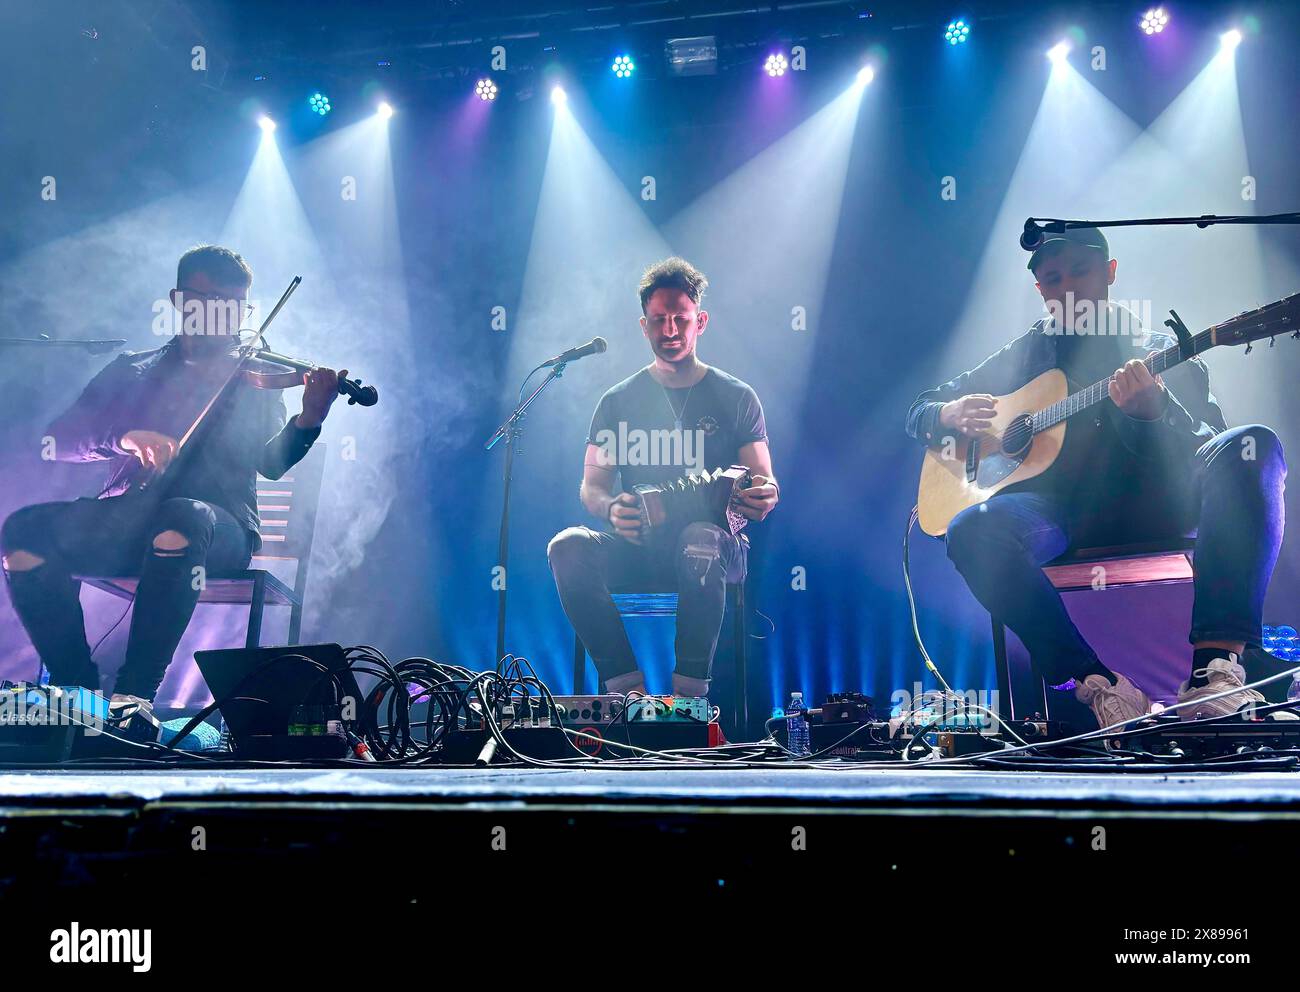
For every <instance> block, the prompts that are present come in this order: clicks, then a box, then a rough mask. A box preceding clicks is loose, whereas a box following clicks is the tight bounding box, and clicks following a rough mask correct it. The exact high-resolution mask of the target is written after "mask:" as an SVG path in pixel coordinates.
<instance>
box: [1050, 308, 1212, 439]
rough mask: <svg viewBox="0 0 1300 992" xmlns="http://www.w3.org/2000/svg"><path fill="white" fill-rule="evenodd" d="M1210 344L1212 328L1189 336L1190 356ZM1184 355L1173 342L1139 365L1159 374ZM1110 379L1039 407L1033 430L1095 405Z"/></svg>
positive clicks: (1210, 345) (1107, 378) (1057, 422)
mask: <svg viewBox="0 0 1300 992" xmlns="http://www.w3.org/2000/svg"><path fill="white" fill-rule="evenodd" d="M1213 347H1214V329H1213V328H1211V329H1209V330H1206V331H1201V333H1200V334H1195V335H1193V336H1192V347H1191V354H1192V355H1199V354H1200V353H1201V352H1203V351H1208V350H1209V349H1210V348H1213ZM1186 357H1190V356H1184V355H1183V352H1182V349H1181V348H1180V347H1179V346H1178V345H1174V346H1173V347H1172V348H1166V349H1165V350H1164V351H1161V352H1157V353H1156V354H1154V355H1152V356H1151V357H1150V358H1147V359H1145V360H1144V361H1143V363H1142V364H1143V365H1145V366H1146V367H1147V369H1148V370H1149V371H1150V372H1151V374H1152V375H1159V374H1160V373H1161V372H1164V371H1165V370H1166V369H1171V368H1173V367H1174V366H1175V365H1178V364H1179V363H1181V362H1183V361H1184V360H1185V358H1186ZM1114 378H1115V377H1114V376H1107V377H1106V378H1105V379H1102V380H1101V381H1100V382H1094V383H1093V384H1092V385H1091V386H1088V387H1087V388H1086V389H1080V390H1079V391H1078V392H1077V393H1071V394H1070V395H1069V396H1067V397H1066V398H1065V399H1063V400H1059V401H1057V402H1056V403H1053V404H1052V405H1051V406H1047V407H1044V408H1043V409H1041V410H1039V411H1038V412H1037V413H1036V414H1034V415H1033V417H1032V418H1030V420H1031V423H1032V424H1033V428H1034V433H1035V434H1038V433H1040V432H1041V431H1045V430H1048V429H1049V428H1052V427H1055V426H1056V425H1057V424H1059V423H1061V421H1063V420H1065V419H1067V418H1069V417H1073V416H1074V415H1075V414H1076V413H1082V412H1083V411H1084V410H1086V409H1088V408H1089V407H1091V406H1096V405H1097V404H1098V403H1100V402H1101V401H1102V400H1104V399H1106V398H1107V397H1108V396H1109V395H1110V383H1111V380H1112V379H1114Z"/></svg>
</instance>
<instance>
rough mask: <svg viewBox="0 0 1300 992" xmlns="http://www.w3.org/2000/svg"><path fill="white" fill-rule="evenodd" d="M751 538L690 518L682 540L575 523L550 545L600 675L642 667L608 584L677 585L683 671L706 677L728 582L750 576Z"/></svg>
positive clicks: (560, 584)
mask: <svg viewBox="0 0 1300 992" xmlns="http://www.w3.org/2000/svg"><path fill="white" fill-rule="evenodd" d="M747 551H748V546H747V545H746V543H745V542H744V541H743V540H742V539H740V538H738V537H733V536H732V535H731V534H729V533H728V532H727V531H724V530H723V529H722V528H721V527H717V526H715V525H713V524H706V523H693V524H688V525H687V526H686V527H684V528H682V531H681V533H680V534H678V536H677V540H676V541H670V542H666V543H665V544H664V545H662V546H659V547H651V548H646V547H640V546H638V545H635V544H631V543H630V542H628V541H625V540H624V539H623V538H621V537H616V536H614V535H613V534H607V533H604V532H603V531H596V530H592V529H591V528H589V527H570V528H568V529H567V530H562V531H560V533H558V534H556V535H555V537H554V538H553V539H552V540H551V543H550V544H549V545H548V546H547V548H546V556H547V558H549V559H550V562H551V572H552V574H553V575H554V576H555V588H556V589H557V591H558V592H559V594H560V603H561V604H562V605H563V606H564V612H565V614H566V615H567V616H568V618H569V622H570V623H571V624H573V629H574V630H575V631H577V633H578V636H579V637H581V638H582V643H583V644H584V645H586V648H587V653H588V654H590V655H591V660H592V661H593V662H594V663H595V665H596V671H598V672H599V673H600V678H601V681H608V680H609V679H610V678H613V677H615V676H618V675H627V674H629V673H631V672H634V671H636V668H637V664H636V657H635V656H634V655H633V654H632V645H631V644H630V643H629V642H628V639H627V631H626V630H625V629H624V628H623V621H622V618H620V617H619V615H618V608H617V607H615V605H614V601H613V600H612V599H611V598H610V590H611V589H613V590H614V591H616V592H617V591H620V589H628V590H629V591H633V590H634V591H638V592H640V591H673V590H675V591H676V592H677V639H676V641H675V643H674V647H675V653H676V658H677V667H676V669H675V671H676V673H677V674H678V675H685V676H687V677H688V678H694V679H707V678H708V677H709V670H710V668H711V667H712V665H713V653H714V651H715V650H716V649H717V646H718V632H719V631H720V630H721V629H722V616H723V613H724V612H725V611H726V607H727V583H729V582H730V583H737V582H741V581H743V580H744V578H745V567H746V559H747Z"/></svg>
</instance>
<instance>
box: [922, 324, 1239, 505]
mask: <svg viewBox="0 0 1300 992" xmlns="http://www.w3.org/2000/svg"><path fill="white" fill-rule="evenodd" d="M1133 323H1134V324H1136V321H1135V320H1134V321H1133ZM1137 330H1138V331H1139V332H1140V333H1135V334H1128V335H1125V336H1123V337H1116V338H1114V346H1115V349H1116V352H1117V359H1116V362H1115V365H1114V367H1113V368H1112V369H1111V371H1112V372H1113V371H1114V369H1115V368H1118V367H1119V365H1120V364H1122V363H1123V362H1124V361H1127V360H1129V359H1131V358H1145V357H1146V356H1147V354H1148V353H1149V352H1151V351H1162V350H1164V349H1165V348H1168V347H1172V346H1173V345H1174V344H1175V343H1176V341H1175V339H1174V338H1173V336H1172V335H1170V334H1167V333H1165V332H1163V331H1152V330H1150V329H1143V328H1141V327H1137ZM1053 331H1055V325H1054V324H1053V323H1052V321H1051V319H1050V318H1048V317H1044V318H1043V319H1042V320H1039V321H1038V322H1036V323H1035V324H1034V325H1033V326H1032V327H1030V328H1029V330H1028V331H1026V332H1025V333H1024V334H1022V335H1021V336H1020V337H1018V338H1016V339H1015V340H1014V341H1012V342H1011V343H1010V344H1008V345H1007V346H1006V347H1004V348H1002V349H1001V350H1000V351H998V352H996V353H994V354H993V355H990V356H989V357H988V358H986V359H985V360H984V361H983V362H981V363H980V364H979V365H977V366H976V367H975V368H974V369H971V370H970V371H969V372H963V373H962V374H961V375H959V376H957V378H955V379H953V380H952V381H950V382H946V383H944V384H943V385H941V386H938V387H936V388H934V389H927V390H926V391H925V392H923V393H921V395H920V396H918V397H917V398H916V400H915V401H914V402H913V403H912V406H911V408H910V409H909V410H908V412H907V433H908V434H909V435H911V436H912V437H913V438H916V439H917V440H918V441H920V442H922V443H923V444H926V445H938V444H942V443H943V440H944V438H945V437H946V436H948V435H950V434H952V432H951V431H948V430H946V429H945V428H944V427H942V426H941V425H940V424H939V410H940V408H941V407H942V406H943V405H944V404H945V403H948V402H950V401H952V400H955V399H957V398H959V397H961V396H965V395H967V394H970V393H991V394H992V395H994V396H1002V395H1005V394H1007V393H1010V392H1013V391H1014V390H1016V389H1019V388H1020V387H1021V386H1023V385H1025V384H1026V383H1028V382H1029V381H1030V380H1031V379H1033V378H1035V377H1036V376H1038V375H1041V374H1042V373H1043V372H1046V371H1047V370H1049V369H1053V368H1059V367H1060V366H1061V363H1060V361H1059V360H1058V354H1057V351H1058V343H1059V342H1060V341H1061V335H1060V333H1059V332H1056V333H1053ZM1104 376H1105V373H1103V374H1102V375H1099V376H1098V377H1097V378H1095V379H1093V380H1092V381H1099V380H1100V379H1101V378H1104ZM1163 379H1164V383H1165V386H1166V390H1167V392H1168V396H1169V400H1168V404H1167V405H1166V407H1165V410H1164V412H1163V414H1162V415H1161V416H1160V417H1159V418H1158V419H1156V420H1151V421H1145V420H1135V419H1134V418H1132V417H1129V416H1126V415H1125V414H1124V413H1123V412H1122V411H1121V410H1120V409H1119V408H1118V407H1116V406H1115V404H1114V403H1112V402H1110V401H1109V400H1103V401H1102V402H1101V403H1100V404H1098V405H1097V406H1095V407H1093V408H1091V409H1089V410H1088V411H1087V412H1081V413H1080V414H1077V415H1076V416H1074V417H1072V418H1071V419H1070V420H1069V421H1068V423H1067V426H1066V431H1065V444H1066V449H1065V450H1064V451H1062V453H1061V455H1060V456H1059V458H1058V464H1059V463H1062V462H1066V461H1069V460H1070V458H1069V453H1070V451H1071V448H1072V446H1073V447H1074V450H1075V451H1076V452H1078V451H1079V450H1080V449H1082V450H1083V452H1084V455H1085V458H1086V459H1088V460H1090V461H1096V462H1098V463H1099V465H1098V466H1097V467H1101V466H1102V465H1104V471H1103V472H1096V473H1093V474H1089V473H1088V471H1087V466H1086V465H1084V466H1076V468H1077V469H1079V471H1077V472H1076V473H1075V474H1074V475H1073V476H1072V477H1071V478H1070V479H1068V480H1066V482H1065V483H1064V484H1061V485H1059V486H1058V490H1059V491H1060V492H1062V493H1063V494H1065V496H1066V498H1067V500H1071V501H1084V500H1089V499H1092V498H1094V497H1095V496H1096V495H1097V494H1098V493H1099V492H1100V491H1102V490H1103V489H1104V488H1106V487H1112V488H1113V487H1114V486H1115V485H1116V484H1117V481H1119V480H1117V478H1116V477H1117V476H1119V477H1123V483H1124V485H1125V488H1128V489H1132V488H1138V489H1144V490H1147V489H1155V488H1158V487H1159V486H1161V485H1164V484H1166V483H1167V482H1169V481H1170V480H1172V479H1177V478H1178V477H1179V476H1185V473H1186V471H1187V470H1188V469H1189V468H1190V465H1191V456H1192V454H1193V453H1194V452H1195V451H1196V449H1197V448H1199V447H1200V446H1201V445H1202V444H1204V443H1205V442H1206V441H1208V440H1209V439H1210V438H1212V437H1213V436H1214V435H1215V434H1218V433H1219V432H1220V431H1223V430H1225V429H1226V427H1227V425H1226V424H1225V422H1224V419H1223V411H1222V410H1220V409H1219V405H1218V403H1217V402H1216V401H1215V399H1214V397H1213V396H1212V395H1211V394H1210V374H1209V370H1208V369H1206V367H1205V365H1204V363H1202V362H1201V361H1200V360H1199V359H1196V358H1193V359H1190V360H1189V361H1186V362H1183V363H1182V364H1181V365H1178V366H1176V367H1174V368H1172V369H1170V370H1169V371H1167V372H1165V373H1164V375H1163ZM1090 385H1092V382H1091V381H1090V382H1071V383H1070V385H1069V388H1070V391H1071V392H1074V391H1075V390H1077V389H1080V388H1082V387H1084V386H1090ZM1098 441H1099V442H1100V445H1098V444H1097V443H1095V442H1098ZM1112 441H1114V442H1115V443H1116V444H1117V445H1118V446H1120V448H1121V450H1118V451H1115V450H1109V449H1110V448H1113V447H1115V444H1112V443H1111V442H1112ZM1089 442H1093V443H1091V444H1090V443H1089ZM1099 453H1101V454H1103V455H1104V457H1101V458H1099V457H1097V456H1098V454H1099ZM1074 460H1075V461H1076V462H1077V461H1079V459H1077V458H1076V459H1074ZM1057 468H1058V466H1057V465H1053V466H1052V468H1050V469H1048V475H1047V476H1046V477H1044V481H1042V482H1035V480H1030V481H1029V482H1027V483H1022V484H1021V485H1023V486H1025V487H1026V488H1029V487H1034V488H1043V487H1049V486H1050V485H1051V473H1053V472H1055V471H1056V470H1057ZM1058 477H1059V474H1058ZM1076 483H1080V484H1078V485H1076Z"/></svg>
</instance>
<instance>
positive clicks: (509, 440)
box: [483, 362, 568, 663]
mask: <svg viewBox="0 0 1300 992" xmlns="http://www.w3.org/2000/svg"><path fill="white" fill-rule="evenodd" d="M567 364H568V363H567V362H558V363H557V364H555V365H554V366H552V367H551V372H550V375H548V376H547V377H546V378H545V379H543V380H542V384H541V385H540V386H538V387H537V388H536V389H534V390H533V391H532V393H531V394H530V395H529V397H528V399H526V400H523V401H522V402H521V403H520V404H519V405H518V406H517V407H515V409H514V412H513V413H512V414H510V416H509V417H507V418H506V419H505V423H503V424H502V425H501V426H500V427H498V428H497V429H496V431H495V432H494V433H493V434H492V436H491V437H490V438H488V439H487V441H486V442H485V443H484V445H483V450H484V451H491V450H492V449H493V448H494V447H496V445H497V442H498V441H500V440H501V439H502V438H505V442H506V461H505V469H504V471H503V473H502V480H503V482H504V486H503V493H502V498H501V533H500V536H499V538H498V540H497V564H498V565H500V566H501V570H502V575H501V588H500V589H499V590H497V662H498V663H499V662H500V661H501V659H502V658H504V657H505V655H506V587H507V586H508V585H509V584H510V569H509V568H508V566H507V559H508V558H509V557H510V480H511V475H512V473H513V471H514V464H515V448H516V446H517V445H518V442H519V436H520V435H521V434H522V433H523V426H522V421H523V417H524V411H526V410H527V409H528V408H529V406H531V405H532V402H533V400H535V399H537V397H538V395H539V394H540V393H541V392H542V390H543V389H545V388H546V387H547V386H549V385H550V384H551V383H552V382H554V381H555V380H556V379H558V378H559V377H560V376H562V375H563V374H564V366H565V365H567ZM538 368H541V366H540V365H539V366H538ZM536 371H537V369H533V372H536ZM533 372H529V373H528V374H529V375H530V376H531V375H532V374H533ZM524 382H525V384H526V383H527V382H528V380H527V379H525V380H524ZM520 393H521V394H522V393H523V389H522V388H521V389H520Z"/></svg>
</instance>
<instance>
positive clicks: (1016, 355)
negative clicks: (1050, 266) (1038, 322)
mask: <svg viewBox="0 0 1300 992" xmlns="http://www.w3.org/2000/svg"><path fill="white" fill-rule="evenodd" d="M1028 339H1029V334H1028V333H1026V334H1022V335H1021V336H1020V337H1018V338H1016V339H1015V340H1014V341H1012V342H1011V343H1010V344H1008V345H1006V346H1005V347H1004V348H1002V349H1001V350H1000V351H997V352H994V353H993V354H992V355H990V356H989V357H988V358H986V359H984V361H982V362H980V364H979V365H977V366H975V368H973V369H971V370H970V371H969V372H963V373H962V374H961V375H959V376H957V378H955V379H952V380H950V381H948V382H945V383H944V384H943V385H941V386H936V387H935V388H934V389H927V390H926V391H925V392H923V393H921V395H920V396H918V397H917V398H916V399H915V400H913V401H912V406H911V408H910V409H909V410H908V411H907V433H908V435H909V436H911V437H913V438H915V439H916V440H917V441H920V442H921V443H922V444H924V445H927V446H934V445H940V444H942V443H943V441H944V438H946V437H950V436H951V437H955V436H956V435H955V434H954V433H953V432H952V431H950V430H948V429H947V428H945V427H943V426H942V425H941V424H940V423H939V411H940V409H942V407H943V405H944V404H945V403H950V402H952V401H953V400H955V399H959V398H960V397H962V396H966V395H968V394H970V393H990V394H992V395H994V396H1001V395H1003V394H1005V393H1009V392H1011V391H1012V390H1014V389H1017V388H1019V387H1020V386H1022V385H1024V380H1023V378H1020V379H1017V376H1021V377H1023V375H1024V374H1025V373H1026V372H1027V369H1026V367H1025V353H1026V351H1027V342H1028Z"/></svg>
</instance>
